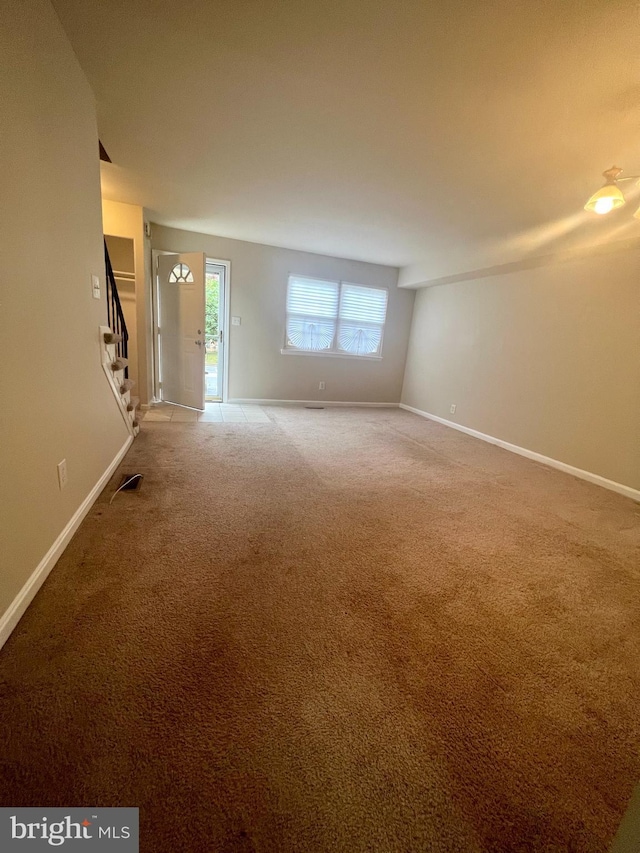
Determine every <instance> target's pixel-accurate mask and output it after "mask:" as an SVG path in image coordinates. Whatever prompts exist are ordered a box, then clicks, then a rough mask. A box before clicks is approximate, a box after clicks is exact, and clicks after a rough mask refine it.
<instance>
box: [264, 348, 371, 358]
mask: <svg viewBox="0 0 640 853" xmlns="http://www.w3.org/2000/svg"><path fill="white" fill-rule="evenodd" d="M280 355H319V356H322V358H358V359H363V358H364V359H366V360H367V361H382V356H381V355H356V354H355V353H351V352H334V351H333V350H312V349H294V348H293V347H285V348H284V349H281V350H280Z"/></svg>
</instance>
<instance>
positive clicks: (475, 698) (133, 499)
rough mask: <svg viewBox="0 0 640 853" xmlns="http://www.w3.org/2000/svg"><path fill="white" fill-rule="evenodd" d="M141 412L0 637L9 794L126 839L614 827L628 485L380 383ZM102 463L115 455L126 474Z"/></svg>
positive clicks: (7, 801) (635, 633)
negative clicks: (135, 821) (371, 399)
mask: <svg viewBox="0 0 640 853" xmlns="http://www.w3.org/2000/svg"><path fill="white" fill-rule="evenodd" d="M268 412H269V415H270V417H271V418H272V423H270V424H232V423H226V424H175V423H171V424H161V423H149V424H143V430H142V433H141V435H140V437H139V438H138V439H137V441H136V442H135V445H134V447H133V449H132V450H131V452H130V453H129V456H128V458H127V459H126V460H125V463H124V464H123V465H122V468H121V472H122V471H132V472H133V471H138V470H140V471H142V472H143V473H144V475H145V480H144V485H143V486H142V490H141V492H140V493H139V494H122V495H119V496H118V497H117V498H116V499H115V501H114V502H113V504H112V506H109V505H108V501H109V498H110V496H111V492H112V490H113V487H114V485H115V483H116V481H117V480H119V474H118V475H116V476H115V477H114V480H113V482H112V484H111V485H110V487H109V489H107V490H106V491H105V492H104V493H103V495H102V496H101V497H100V499H99V500H98V502H97V503H96V505H95V506H94V508H93V510H92V511H91V513H90V515H89V516H88V518H87V519H86V521H85V522H84V524H83V525H82V527H81V529H80V531H79V532H78V534H77V535H76V536H75V538H74V540H73V542H72V543H71V545H70V546H69V548H68V549H67V551H66V553H65V554H64V556H63V557H62V559H61V560H60V562H59V564H58V566H57V568H56V569H55V571H54V572H53V574H52V575H51V576H50V578H49V580H48V581H47V583H46V584H45V586H44V587H43V589H42V591H41V592H40V594H39V595H38V596H37V599H36V600H35V602H34V604H33V605H32V606H31V608H30V609H29V611H28V613H27V615H26V616H25V618H24V619H23V620H22V622H21V624H20V625H19V627H18V629H17V630H16V631H15V633H14V635H13V636H12V638H11V639H10V641H9V642H8V643H7V645H6V646H5V648H4V650H3V651H2V652H1V653H0V804H1V805H24V806H26V805H51V806H53V805H63V806H71V805H74V806H81V805H97V806H108V805H128V806H139V807H140V809H141V824H142V848H141V849H142V850H144V851H149V853H156V851H172V853H173V851H269V853H294V851H295V853H307V851H312V853H324V851H327V853H329V851H340V853H360V852H362V853H364V851H394V853H395V851H398V853H400V852H401V851H402V853H405V851H456V853H460V851H575V852H576V853H577V851H604V850H606V848H607V846H608V844H609V842H610V840H611V838H612V836H613V834H614V832H615V829H616V826H617V824H618V822H619V821H620V818H621V816H622V813H623V811H624V808H625V804H626V801H627V799H628V798H629V796H630V795H631V791H632V788H633V786H634V783H635V782H637V781H638V779H640V754H639V749H638V747H639V745H640V560H639V553H640V551H639V543H640V510H639V507H638V506H637V505H636V504H634V503H632V502H631V501H629V500H627V499H625V498H622V497H620V496H618V495H615V494H613V493H610V492H606V491H604V490H602V489H599V488H597V487H595V486H591V485H589V484H587V483H584V482H581V481H579V480H575V479H573V478H571V477H568V476H566V475H564V474H561V473H559V472H556V471H553V470H550V469H548V468H545V467H543V466H539V465H537V464H535V463H532V462H530V461H527V460H524V459H521V458H520V457H517V456H514V455H513V454H509V453H508V452H506V451H503V450H500V449H498V448H495V447H492V446H490V445H487V444H483V443H481V442H479V441H476V440H474V439H472V438H468V437H466V436H463V435H461V434H459V433H456V432H454V431H452V430H448V429H447V428H446V427H443V426H440V425H438V424H434V423H430V422H428V421H424V420H421V419H419V418H417V417H415V416H413V415H410V414H408V413H405V412H400V411H394V410H388V411H386V410H362V409H361V410H332V409H326V410H324V411H307V410H304V409H284V408H283V409H277V408H271V409H269V410H268ZM121 472H120V473H121Z"/></svg>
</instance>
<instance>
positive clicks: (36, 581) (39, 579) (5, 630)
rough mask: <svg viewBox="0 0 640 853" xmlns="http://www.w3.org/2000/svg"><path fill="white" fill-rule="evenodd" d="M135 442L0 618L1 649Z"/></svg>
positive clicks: (130, 438) (121, 453)
mask: <svg viewBox="0 0 640 853" xmlns="http://www.w3.org/2000/svg"><path fill="white" fill-rule="evenodd" d="M132 441H133V436H131V435H130V436H128V437H127V440H126V441H125V443H124V445H123V446H122V448H121V449H120V450H119V451H118V453H117V454H116V457H115V459H114V460H113V462H111V464H110V465H109V467H108V468H107V470H106V471H105V472H104V474H103V475H102V476H101V477H100V479H99V480H98V482H97V483H96V484H95V486H94V487H93V489H91V491H90V492H89V494H88V495H87V497H86V498H85V499H84V500H83V501H82V503H81V504H80V506H79V507H78V509H77V510H76V511H75V513H74V514H73V516H72V517H71V520H70V521H69V523H68V524H67V525H66V526H65V528H64V530H63V531H62V533H61V534H60V535H59V536H58V538H57V539H56V540H55V542H54V543H53V545H52V546H51V547H50V548H49V550H48V551H47V553H46V554H45V555H44V557H43V558H42V560H40V562H39V564H38V566H37V567H36V569H35V571H34V572H33V573H32V575H31V577H30V578H29V580H28V581H27V582H26V584H25V585H24V586H23V587H22V589H21V590H20V592H19V593H18V595H17V596H16V597H15V599H14V600H13V602H12V603H11V604H10V605H9V609H8V610H6V611H5V613H4V614H3V615H2V616H1V617H0V649H1V648H2V646H3V645H4V644H5V643H6V642H7V640H8V639H9V636H10V635H11V632H12V631H13V629H14V628H15V627H16V625H17V624H18V622H19V621H20V619H21V618H22V616H23V615H24V613H25V611H26V609H27V607H28V606H29V605H30V604H31V602H32V601H33V599H34V598H35V596H36V593H37V592H38V590H39V589H40V587H41V586H42V584H43V583H44V582H45V580H46V579H47V577H48V575H49V573H50V572H51V570H52V569H53V567H54V566H55V564H56V563H57V562H58V560H59V558H60V557H61V555H62V552H63V551H64V549H65V548H66V547H67V545H68V544H69V542H70V540H71V537H72V536H73V534H74V533H75V532H76V530H77V529H78V527H79V526H80V523H81V522H82V520H83V518H84V517H85V515H86V514H87V513H88V512H89V510H90V509H91V507H92V506H93V504H94V503H95V501H96V499H97V497H98V495H99V494H100V492H101V491H102V490H103V489H104V487H105V486H106V484H107V483H108V482H109V480H110V478H111V476H112V475H113V472H114V471H115V470H116V468H117V467H118V465H119V464H120V462H121V461H122V459H123V458H124V455H125V453H126V452H127V450H128V449H129V447H130V446H131V442H132Z"/></svg>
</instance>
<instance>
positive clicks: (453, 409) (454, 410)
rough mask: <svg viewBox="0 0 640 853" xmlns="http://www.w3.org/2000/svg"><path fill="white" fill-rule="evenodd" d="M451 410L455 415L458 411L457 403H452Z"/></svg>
mask: <svg viewBox="0 0 640 853" xmlns="http://www.w3.org/2000/svg"><path fill="white" fill-rule="evenodd" d="M449 411H450V412H451V414H452V415H455V413H456V404H455V403H452V404H451V406H450V408H449Z"/></svg>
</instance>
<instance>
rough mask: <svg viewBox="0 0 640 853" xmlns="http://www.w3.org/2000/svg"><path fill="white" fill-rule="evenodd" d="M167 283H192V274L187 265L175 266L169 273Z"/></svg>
mask: <svg viewBox="0 0 640 853" xmlns="http://www.w3.org/2000/svg"><path fill="white" fill-rule="evenodd" d="M169 281H170V282H171V283H172V284H185V283H186V282H192V281H193V273H192V272H191V270H190V269H189V265H188V264H176V265H175V267H174V268H173V269H172V270H171V272H170V273H169Z"/></svg>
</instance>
